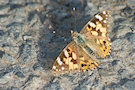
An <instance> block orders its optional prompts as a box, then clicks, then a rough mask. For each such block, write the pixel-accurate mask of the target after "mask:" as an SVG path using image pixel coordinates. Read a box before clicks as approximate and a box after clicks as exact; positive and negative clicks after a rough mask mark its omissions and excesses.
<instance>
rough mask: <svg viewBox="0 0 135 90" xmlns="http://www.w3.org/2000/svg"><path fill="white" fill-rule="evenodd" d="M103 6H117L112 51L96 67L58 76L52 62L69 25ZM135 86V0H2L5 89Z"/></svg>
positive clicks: (117, 89) (1, 86)
mask: <svg viewBox="0 0 135 90" xmlns="http://www.w3.org/2000/svg"><path fill="white" fill-rule="evenodd" d="M72 8H76V30H74V29H75V28H74V16H73V12H72ZM102 10H110V11H111V12H112V20H111V25H110V30H109V35H110V38H111V41H112V53H111V56H110V57H108V58H107V59H103V60H101V63H102V64H101V66H100V68H98V69H96V70H94V71H88V72H85V73H75V74H70V73H69V74H65V75H61V76H57V77H56V76H54V75H53V74H52V72H51V67H52V65H53V63H54V60H55V58H56V57H57V56H58V55H59V53H60V52H61V51H62V49H63V48H64V47H65V46H66V45H67V44H68V43H69V42H70V41H71V40H72V37H71V33H70V31H71V30H74V31H78V32H79V31H80V30H81V29H82V27H83V26H84V25H85V24H86V23H87V22H88V21H89V20H90V19H91V18H92V17H93V16H94V15H95V14H97V13H98V12H100V11H102ZM134 88H135V1H134V0H129V1H128V0H0V90H59V89H60V90H134Z"/></svg>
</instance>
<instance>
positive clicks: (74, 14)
mask: <svg viewBox="0 0 135 90" xmlns="http://www.w3.org/2000/svg"><path fill="white" fill-rule="evenodd" d="M75 10H76V8H73V16H74V30H76V12H75Z"/></svg>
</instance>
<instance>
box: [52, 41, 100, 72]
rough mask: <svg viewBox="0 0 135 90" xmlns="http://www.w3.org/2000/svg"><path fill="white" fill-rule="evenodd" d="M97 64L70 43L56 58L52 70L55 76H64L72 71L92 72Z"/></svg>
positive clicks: (74, 44) (73, 43) (75, 45)
mask: <svg viewBox="0 0 135 90" xmlns="http://www.w3.org/2000/svg"><path fill="white" fill-rule="evenodd" d="M98 64H99V62H98V61H94V60H92V59H91V58H90V57H89V55H87V54H86V53H85V52H84V51H83V50H82V48H80V47H79V46H78V45H77V44H76V43H75V42H74V41H72V42H71V43H70V44H69V45H67V47H66V48H64V49H63V51H62V52H61V54H60V55H59V56H58V57H57V59H56V61H55V63H54V65H53V68H52V70H53V71H54V73H55V74H62V73H63V74H64V73H66V72H69V71H70V72H72V71H74V72H75V71H85V70H88V69H90V70H93V69H95V68H96V67H98Z"/></svg>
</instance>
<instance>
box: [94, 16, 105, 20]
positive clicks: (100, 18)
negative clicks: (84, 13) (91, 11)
mask: <svg viewBox="0 0 135 90" xmlns="http://www.w3.org/2000/svg"><path fill="white" fill-rule="evenodd" d="M95 17H96V18H97V19H99V21H101V20H103V18H102V17H101V16H100V15H96V16H95Z"/></svg>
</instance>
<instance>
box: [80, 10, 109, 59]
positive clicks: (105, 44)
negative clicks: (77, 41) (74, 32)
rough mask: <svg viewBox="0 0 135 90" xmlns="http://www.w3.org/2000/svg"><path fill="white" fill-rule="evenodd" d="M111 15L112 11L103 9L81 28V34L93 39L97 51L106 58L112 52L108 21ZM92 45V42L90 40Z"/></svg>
mask: <svg viewBox="0 0 135 90" xmlns="http://www.w3.org/2000/svg"><path fill="white" fill-rule="evenodd" d="M110 17H111V15H110V11H102V12H101V13H99V14H97V15H95V17H94V18H92V19H91V20H90V21H89V22H88V23H87V24H86V25H85V26H84V27H83V29H82V30H81V32H80V33H81V34H83V35H84V36H87V38H88V39H93V40H94V42H95V44H97V45H95V44H94V45H95V49H96V50H95V53H97V54H98V56H100V57H102V58H105V57H106V56H107V55H109V54H110V52H111V42H110V40H109V37H108V21H109V18H110ZM88 43H89V45H91V42H88Z"/></svg>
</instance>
